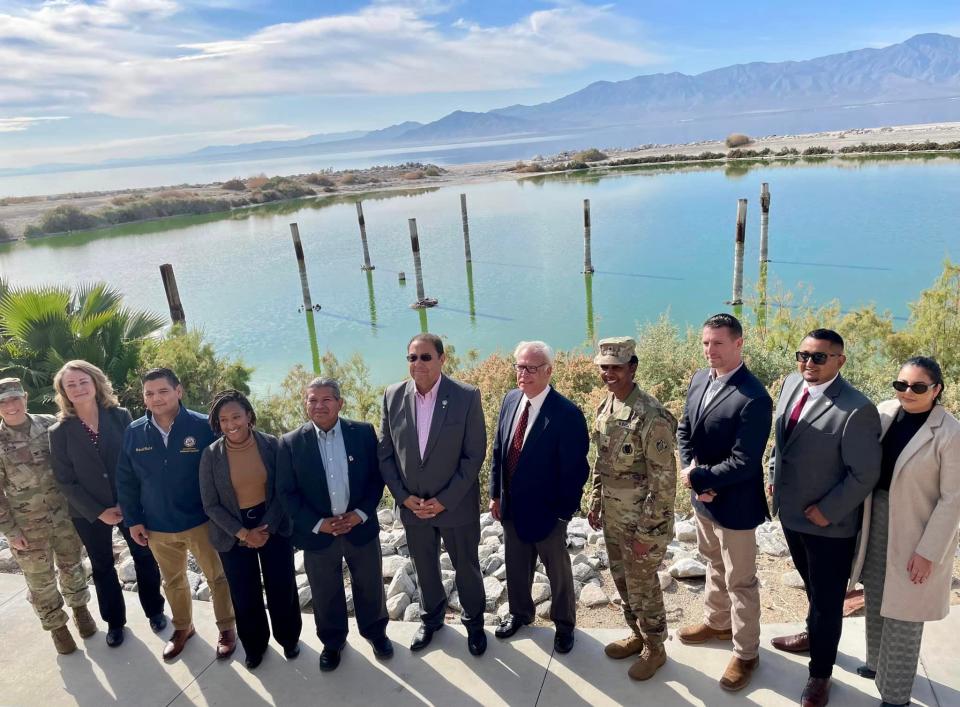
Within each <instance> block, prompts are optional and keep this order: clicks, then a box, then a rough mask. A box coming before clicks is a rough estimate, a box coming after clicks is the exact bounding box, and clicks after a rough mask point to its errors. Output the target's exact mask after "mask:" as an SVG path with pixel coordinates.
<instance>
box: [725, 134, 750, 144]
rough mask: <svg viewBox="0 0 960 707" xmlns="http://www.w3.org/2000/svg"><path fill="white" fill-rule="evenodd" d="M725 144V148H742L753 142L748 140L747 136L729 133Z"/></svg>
mask: <svg viewBox="0 0 960 707" xmlns="http://www.w3.org/2000/svg"><path fill="white" fill-rule="evenodd" d="M725 142H726V144H727V147H742V146H743V145H749V144H750V143H751V142H753V140H751V139H750V136H749V135H744V134H743V133H730V134H729V135H727V139H726V141H725Z"/></svg>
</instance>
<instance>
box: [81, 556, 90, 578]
mask: <svg viewBox="0 0 960 707" xmlns="http://www.w3.org/2000/svg"><path fill="white" fill-rule="evenodd" d="M80 564H81V565H83V572H84V576H85V577H87V578H90V577H92V576H93V564H92V563H91V562H90V558H89V557H84V558H83V560H82V561H81V562H80Z"/></svg>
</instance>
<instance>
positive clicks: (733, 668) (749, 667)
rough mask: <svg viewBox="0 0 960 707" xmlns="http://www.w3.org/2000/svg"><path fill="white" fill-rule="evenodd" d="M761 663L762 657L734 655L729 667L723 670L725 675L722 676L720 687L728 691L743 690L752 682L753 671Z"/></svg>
mask: <svg viewBox="0 0 960 707" xmlns="http://www.w3.org/2000/svg"><path fill="white" fill-rule="evenodd" d="M758 665H760V657H759V656H757V657H755V658H751V659H750V660H744V659H743V658H738V657H737V656H733V657H732V658H731V659H730V662H729V663H728V664H727V669H726V670H724V671H723V677H721V678H720V687H722V688H723V689H724V690H727V691H728V692H736V691H737V690H742V689H743V688H745V687H746V686H747V685H749V684H750V678H751V677H753V671H754V670H756V669H757V666H758Z"/></svg>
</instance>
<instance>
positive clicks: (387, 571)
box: [383, 555, 407, 579]
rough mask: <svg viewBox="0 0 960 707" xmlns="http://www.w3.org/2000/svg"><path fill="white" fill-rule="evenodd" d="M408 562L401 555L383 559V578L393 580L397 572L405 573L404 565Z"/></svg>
mask: <svg viewBox="0 0 960 707" xmlns="http://www.w3.org/2000/svg"><path fill="white" fill-rule="evenodd" d="M405 562H407V560H405V559H404V558H402V557H400V556H399V555H390V556H389V557H384V558H383V576H384V578H385V579H392V578H393V576H394V575H395V574H397V572H401V571H403V565H404V563H405Z"/></svg>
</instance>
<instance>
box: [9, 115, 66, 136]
mask: <svg viewBox="0 0 960 707" xmlns="http://www.w3.org/2000/svg"><path fill="white" fill-rule="evenodd" d="M68 118H69V116H66V115H35V116H28V115H22V116H18V117H15V118H0V133H19V132H23V131H24V130H27V129H29V128H32V127H33V126H34V125H36V124H37V123H42V122H45V121H50V120H68Z"/></svg>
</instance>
